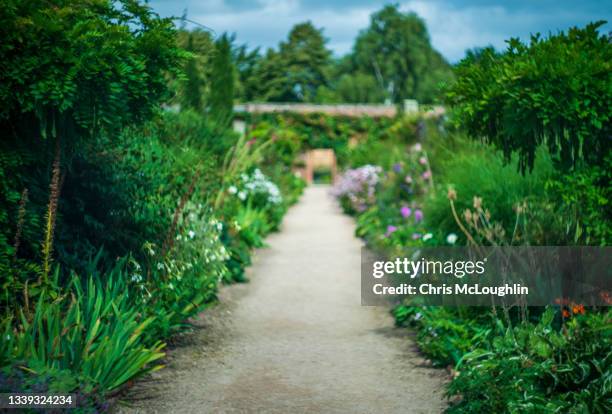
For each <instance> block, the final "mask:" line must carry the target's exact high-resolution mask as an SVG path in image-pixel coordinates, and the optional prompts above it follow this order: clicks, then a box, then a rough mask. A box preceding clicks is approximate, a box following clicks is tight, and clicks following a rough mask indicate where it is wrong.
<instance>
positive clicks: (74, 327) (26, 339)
mask: <svg viewBox="0 0 612 414" xmlns="http://www.w3.org/2000/svg"><path fill="white" fill-rule="evenodd" d="M124 279H125V277H124V275H123V274H122V273H121V271H120V267H119V266H117V267H116V268H115V269H114V270H113V271H112V272H110V273H108V274H107V275H106V280H104V281H101V280H100V279H94V278H92V277H91V276H90V277H88V278H87V279H86V282H81V280H80V278H79V277H78V276H77V275H76V274H73V275H72V276H71V283H70V285H69V287H68V289H67V291H66V292H65V293H64V294H63V295H62V296H59V297H57V298H56V299H54V300H52V299H50V298H49V295H47V294H45V293H43V294H41V295H40V297H39V298H38V303H37V305H36V307H35V309H34V312H33V314H32V315H31V316H30V315H27V314H22V315H21V325H20V329H19V330H18V331H16V332H12V333H7V336H5V337H4V338H7V340H8V345H7V346H6V345H5V347H4V348H3V349H2V351H3V360H4V362H8V361H11V362H12V363H13V364H14V365H13V368H16V366H17V365H19V366H20V368H19V369H22V370H25V371H26V372H27V373H29V374H31V375H33V376H34V378H33V379H32V380H34V381H35V380H36V378H47V381H48V382H49V385H48V387H49V391H51V392H69V391H75V390H79V391H81V392H84V393H91V392H92V391H94V390H97V391H98V392H100V393H106V392H108V391H111V390H113V389H116V388H117V387H119V386H120V385H121V384H123V383H125V382H126V381H128V380H130V379H133V378H135V377H136V376H139V375H143V374H145V373H147V372H151V371H152V370H155V369H158V368H159V366H156V365H153V363H154V361H156V360H158V359H159V358H161V357H162V356H163V353H162V352H161V350H162V348H163V344H162V343H161V342H154V343H151V344H150V346H147V344H146V335H145V330H146V329H147V327H148V326H149V325H150V324H151V323H152V322H153V318H146V319H143V318H142V317H141V314H140V312H139V309H138V308H135V307H133V305H132V303H131V301H130V298H129V296H128V293H127V291H126V286H125V284H124V282H123V280H124ZM7 323H8V322H7ZM7 359H8V361H7Z"/></svg>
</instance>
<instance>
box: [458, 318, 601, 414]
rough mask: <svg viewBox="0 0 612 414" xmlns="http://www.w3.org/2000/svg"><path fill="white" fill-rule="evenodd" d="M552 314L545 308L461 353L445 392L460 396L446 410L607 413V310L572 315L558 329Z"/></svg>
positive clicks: (460, 411)
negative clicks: (533, 320) (537, 317)
mask: <svg viewBox="0 0 612 414" xmlns="http://www.w3.org/2000/svg"><path fill="white" fill-rule="evenodd" d="M553 317H554V312H553V311H552V309H549V310H548V311H547V312H545V313H544V314H543V315H542V317H541V319H540V321H539V322H538V323H537V324H531V323H525V324H521V325H519V326H516V327H514V328H507V329H506V330H505V332H503V333H501V334H500V335H497V336H496V337H495V338H494V340H493V341H492V342H490V343H489V344H488V346H486V347H478V348H476V349H474V350H472V351H471V352H469V353H467V354H465V355H464V356H463V358H462V359H461V360H460V361H459V363H458V364H457V370H459V375H458V376H457V377H456V378H455V380H454V381H453V382H452V383H451V384H450V387H449V390H448V393H449V395H461V400H460V402H459V403H458V404H456V405H454V406H452V407H451V408H450V410H449V412H451V413H472V412H511V413H515V412H516V413H518V412H521V413H525V412H526V413H541V412H568V413H581V412H593V413H605V412H609V411H610V409H612V404H611V403H610V399H609V395H610V391H611V390H610V382H611V381H612V369H611V366H610V364H611V362H612V361H611V358H612V354H611V352H610V349H611V345H612V336H611V335H610V329H609V326H610V322H611V320H610V312H604V313H602V314H589V315H585V316H579V317H575V318H573V319H571V320H570V321H569V322H568V323H567V324H566V326H565V328H564V329H563V330H561V331H557V330H555V329H554V328H552V326H551V324H552V322H553Z"/></svg>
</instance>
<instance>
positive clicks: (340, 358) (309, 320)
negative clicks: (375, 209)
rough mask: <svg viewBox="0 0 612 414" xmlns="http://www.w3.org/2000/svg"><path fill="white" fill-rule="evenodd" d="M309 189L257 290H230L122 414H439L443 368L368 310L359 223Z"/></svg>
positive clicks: (262, 259)
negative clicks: (363, 288) (362, 298)
mask: <svg viewBox="0 0 612 414" xmlns="http://www.w3.org/2000/svg"><path fill="white" fill-rule="evenodd" d="M328 191H329V187H328V186H310V187H308V188H307V189H306V192H305V194H304V195H303V197H302V199H301V201H300V203H299V204H298V205H296V206H294V207H293V208H292V209H291V210H290V211H289V213H288V214H287V216H286V217H285V220H284V224H283V230H282V232H280V233H277V234H273V235H271V236H270V237H269V238H268V240H267V241H268V244H269V247H267V248H265V249H261V250H259V251H258V252H257V257H256V258H255V263H254V265H253V266H252V268H251V269H250V270H249V277H250V279H251V282H250V283H247V284H239V285H234V286H230V287H226V288H224V289H222V292H221V302H220V304H219V305H217V306H215V307H214V308H212V309H208V310H206V311H205V312H203V313H202V314H201V316H200V319H198V320H196V321H195V326H196V329H195V331H194V332H191V333H188V334H183V335H181V336H179V338H178V339H177V344H175V346H174V347H173V349H172V350H171V351H170V355H169V357H168V361H167V362H168V367H167V368H166V369H164V370H162V371H160V372H157V373H155V374H153V376H152V377H151V378H147V379H145V380H141V381H139V382H137V384H136V385H135V386H134V388H132V389H131V390H130V391H129V392H128V395H127V396H126V397H125V401H124V402H125V403H126V404H128V405H129V406H130V407H126V406H119V409H118V411H119V412H122V413H209V412H210V413H279V414H287V413H291V414H293V413H439V412H441V411H442V409H443V407H444V406H445V404H444V402H443V399H442V389H443V383H444V377H445V374H444V371H442V370H436V369H432V368H430V367H428V366H427V365H426V364H425V361H424V360H423V359H422V358H421V357H420V356H419V355H418V354H417V352H416V350H415V348H414V344H413V342H412V340H411V339H410V337H409V336H407V335H409V332H408V331H407V330H405V329H395V328H394V327H393V320H392V317H391V316H390V315H389V313H388V309H385V308H380V307H379V308H374V307H362V306H361V305H360V248H361V242H360V241H359V240H358V239H357V238H355V237H354V236H353V232H354V223H353V220H352V219H351V218H350V217H347V216H345V215H343V214H342V213H341V211H340V210H339V208H338V207H337V206H336V204H335V202H334V201H333V200H332V199H331V198H330V197H329V196H328Z"/></svg>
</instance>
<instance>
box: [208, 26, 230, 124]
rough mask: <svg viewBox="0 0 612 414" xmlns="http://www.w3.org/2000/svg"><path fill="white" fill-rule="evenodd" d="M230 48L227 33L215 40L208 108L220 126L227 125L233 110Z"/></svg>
mask: <svg viewBox="0 0 612 414" xmlns="http://www.w3.org/2000/svg"><path fill="white" fill-rule="evenodd" d="M231 48H232V45H231V40H230V38H229V37H228V36H227V34H223V36H221V37H220V38H219V39H218V40H217V41H215V54H214V55H213V59H212V69H211V83H210V96H209V98H208V101H209V102H208V109H209V113H210V115H212V117H213V119H215V121H217V122H218V123H219V124H220V126H227V125H229V122H230V121H231V117H232V114H233V110H234V78H235V76H234V66H233V64H232V51H231Z"/></svg>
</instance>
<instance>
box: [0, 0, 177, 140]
mask: <svg viewBox="0 0 612 414" xmlns="http://www.w3.org/2000/svg"><path fill="white" fill-rule="evenodd" d="M0 22H1V25H0V31H1V36H2V39H3V41H2V46H0V85H1V87H0V106H1V107H2V109H1V110H0V119H2V120H6V119H8V118H9V117H14V118H13V120H15V119H19V118H21V117H26V118H30V119H31V117H27V116H26V115H28V114H29V115H35V119H36V120H37V124H38V126H39V128H37V129H38V131H36V132H38V134H37V135H39V136H42V137H43V138H44V137H46V136H47V135H52V136H55V135H56V134H58V133H59V132H60V130H58V129H59V128H60V127H61V124H62V122H70V123H74V124H75V125H76V126H78V127H82V128H88V129H90V131H89V133H88V134H89V135H93V134H95V132H96V131H98V130H99V129H100V128H108V129H116V128H118V127H120V126H122V125H125V124H126V123H128V122H135V121H139V120H142V119H144V118H146V117H148V116H149V115H150V114H151V112H152V111H153V110H154V108H155V107H156V106H157V104H158V103H159V101H160V99H161V98H162V97H163V96H164V94H165V93H166V80H165V78H164V74H165V72H166V71H174V70H176V67H177V64H178V63H179V62H180V60H181V58H182V53H181V52H180V50H179V49H178V48H177V47H176V46H175V38H174V35H175V31H174V28H173V25H172V22H171V20H170V19H160V18H159V17H157V15H155V14H154V13H153V12H152V11H151V9H150V8H149V7H147V6H144V5H140V4H138V3H137V2H134V1H119V2H111V1H106V0H103V1H96V2H91V1H86V0H82V1H65V0H57V1H54V2H51V3H40V2H23V1H13V0H9V1H8V2H5V4H4V5H3V7H2V11H1V15H0ZM13 126H16V125H15V123H13ZM64 138H66V137H64Z"/></svg>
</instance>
